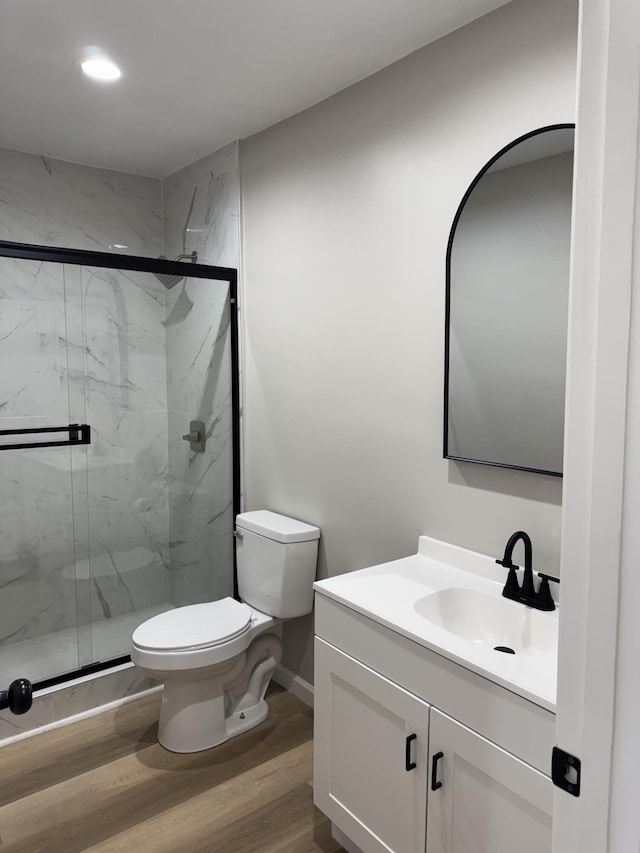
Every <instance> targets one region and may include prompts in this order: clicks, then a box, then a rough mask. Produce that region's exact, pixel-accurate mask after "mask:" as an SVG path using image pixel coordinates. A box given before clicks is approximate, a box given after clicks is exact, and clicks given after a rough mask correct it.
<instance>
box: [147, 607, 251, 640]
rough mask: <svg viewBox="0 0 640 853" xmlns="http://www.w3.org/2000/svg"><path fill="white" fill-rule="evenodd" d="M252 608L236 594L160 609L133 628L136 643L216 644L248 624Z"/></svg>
mask: <svg viewBox="0 0 640 853" xmlns="http://www.w3.org/2000/svg"><path fill="white" fill-rule="evenodd" d="M250 622H251V610H250V609H249V608H248V607H247V606H246V605H245V604H241V603H240V602H239V601H236V600H235V599H234V598H223V599H222V600H220V601H210V602H208V603H207V604H190V605H188V606H187V607H177V608H176V609H175V610H168V611H167V612H166V613H160V615H159V616H154V617H153V618H152V619H148V620H147V621H146V622H143V623H142V625H140V626H139V627H138V628H136V630H135V631H134V632H133V637H132V640H133V643H134V644H135V645H136V646H138V648H142V649H149V650H150V651H180V650H186V649H203V648H206V647H207V646H217V645H219V644H220V643H224V642H226V641H227V640H232V639H233V638H234V637H239V636H240V634H244V632H245V631H246V630H247V629H248V628H249V624H250Z"/></svg>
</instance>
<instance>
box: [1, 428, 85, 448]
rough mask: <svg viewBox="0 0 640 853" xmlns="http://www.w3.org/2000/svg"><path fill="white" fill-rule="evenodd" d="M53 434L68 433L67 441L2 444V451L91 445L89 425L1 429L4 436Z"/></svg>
mask: <svg viewBox="0 0 640 853" xmlns="http://www.w3.org/2000/svg"><path fill="white" fill-rule="evenodd" d="M51 432H67V433H69V438H68V439H67V440H66V441H35V442H29V443H25V442H21V443H20V444H0V450H26V449H28V448H29V447H68V446H69V445H72V444H91V427H90V426H89V425H88V424H69V425H68V426H61V427H36V428H32V429H0V436H3V435H41V434H43V433H51Z"/></svg>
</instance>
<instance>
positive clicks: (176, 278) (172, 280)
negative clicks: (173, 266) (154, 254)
mask: <svg viewBox="0 0 640 853" xmlns="http://www.w3.org/2000/svg"><path fill="white" fill-rule="evenodd" d="M184 258H189V260H190V261H191V263H192V264H197V263H198V253H197V252H196V251H193V252H191V254H190V255H177V256H176V257H175V258H174V259H173V260H174V261H181V260H183V259H184ZM159 260H161V261H166V260H168V259H167V257H166V256H165V255H160V258H159ZM154 275H155V277H156V278H157V279H158V281H159V282H161V283H162V284H164V286H165V287H166V288H167V290H171V288H172V287H175V286H176V284H178V282H180V281H182V279H183V278H184V276H183V275H172V274H171V273H163V272H154Z"/></svg>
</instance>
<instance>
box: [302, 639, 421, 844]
mask: <svg viewBox="0 0 640 853" xmlns="http://www.w3.org/2000/svg"><path fill="white" fill-rule="evenodd" d="M315 656H316V664H315V665H316V682H315V687H314V700H315V701H314V705H315V707H314V726H315V733H314V737H315V743H316V744H317V745H318V748H317V749H316V752H315V760H314V783H313V787H314V799H315V803H316V805H317V806H318V808H320V809H321V810H322V811H323V812H324V813H325V814H326V815H327V816H328V817H330V818H331V820H332V821H334V822H335V823H336V824H337V825H338V826H339V827H340V829H341V830H342V831H343V832H344V833H345V834H346V835H347V836H348V837H349V838H350V839H351V840H352V841H353V842H354V844H357V845H358V847H360V848H361V849H362V850H365V851H376V853H377V851H381V853H382V851H384V853H387V851H389V850H393V851H395V853H416V851H417V850H420V851H423V850H424V848H425V816H426V814H425V812H426V802H427V758H428V733H429V706H428V705H427V703H426V702H423V701H421V700H420V699H418V698H417V697H416V696H413V695H412V694H411V693H408V692H407V691H406V690H403V689H402V688H401V687H398V686H397V685H396V684H393V683H392V682H391V681H389V680H388V679H386V678H383V677H382V676H381V675H378V674H377V673H375V672H373V671H372V670H370V669H369V668H368V667H366V666H363V665H362V664H360V663H358V662H357V661H355V660H353V658H350V657H349V656H348V655H345V654H343V653H342V652H340V651H338V649H335V648H334V647H333V646H331V645H329V644H328V643H325V642H324V641H323V640H319V639H316V641H315Z"/></svg>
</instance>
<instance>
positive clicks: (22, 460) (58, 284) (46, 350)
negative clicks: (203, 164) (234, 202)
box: [0, 150, 169, 665]
mask: <svg viewBox="0 0 640 853" xmlns="http://www.w3.org/2000/svg"><path fill="white" fill-rule="evenodd" d="M161 210H162V206H161V186H160V181H158V180H154V179H151V178H144V177H140V176H138V175H126V174H122V173H118V172H110V171H107V170H104V169H94V168H90V167H86V166H79V165H75V164H71V163H65V162H61V161H56V160H50V159H47V158H43V157H37V156H35V155H31V154H24V153H21V152H15V151H6V150H0V239H6V240H15V241H18V242H27V243H39V244H44V245H56V246H65V247H71V248H78V249H93V250H98V251H117V250H116V249H115V248H114V247H115V246H116V244H118V245H120V246H122V247H126V248H122V249H120V251H122V252H127V253H131V254H139V255H148V256H151V257H154V256H157V255H159V254H161V252H162V242H163V240H162V217H161ZM114 261H115V262H116V263H117V258H114ZM0 363H1V364H2V366H3V371H2V380H1V381H0V429H2V428H16V427H21V426H34V425H37V424H40V425H43V426H44V425H48V426H51V425H60V424H65V423H70V422H75V421H79V422H86V423H89V424H91V426H92V430H93V441H92V444H91V445H90V446H89V447H88V448H87V449H84V448H73V449H72V450H71V449H66V448H57V449H50V450H29V451H15V452H5V453H2V455H1V456H0V503H1V505H2V508H3V512H2V514H1V515H0V590H1V595H0V625H1V626H2V628H1V629H0V643H5V644H6V643H13V642H16V641H20V640H26V639H28V638H30V637H34V636H40V635H43V634H49V633H52V632H57V631H61V630H64V629H66V628H73V627H76V626H82V625H87V624H88V623H90V622H91V621H96V620H100V619H108V618H111V617H115V616H119V615H122V614H124V613H127V612H130V611H132V610H138V609H141V608H144V607H149V606H152V605H155V604H157V603H161V602H168V599H169V579H168V571H167V565H168V564H167V548H168V538H169V514H168V512H169V501H168V494H169V484H168V480H167V477H168V450H167V447H168V430H167V425H168V421H167V380H166V359H165V289H164V287H163V286H162V285H161V284H160V283H159V282H158V281H157V280H156V279H155V278H154V277H153V276H152V275H150V274H147V273H124V272H117V271H113V270H101V269H89V268H82V267H77V266H70V265H67V266H63V265H59V264H50V263H49V264H43V263H39V262H34V261H24V260H13V259H6V258H0ZM9 366H10V368H9ZM72 486H73V493H74V501H73V502H72V500H71V494H72ZM88 638H89V642H88V643H81V646H82V648H83V649H84V650H85V651H84V652H83V656H81V657H80V658H79V660H78V664H79V665H82V664H84V663H88V662H89V660H90V659H92V658H93V659H95V658H99V657H100V649H97V648H93V650H92V649H91V643H90V635H89V634H88Z"/></svg>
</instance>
